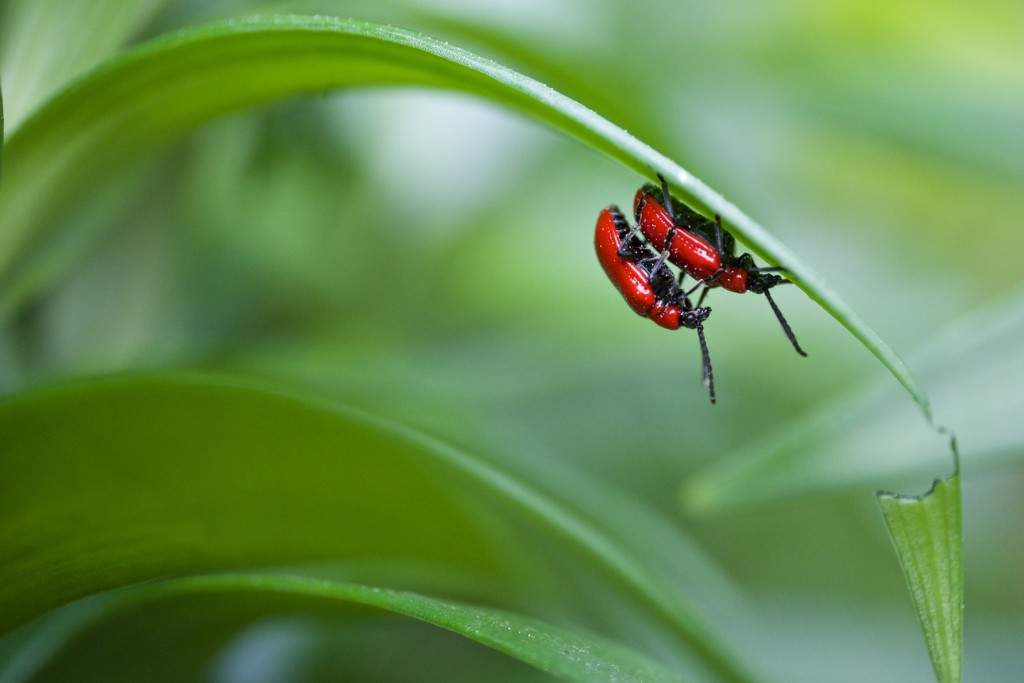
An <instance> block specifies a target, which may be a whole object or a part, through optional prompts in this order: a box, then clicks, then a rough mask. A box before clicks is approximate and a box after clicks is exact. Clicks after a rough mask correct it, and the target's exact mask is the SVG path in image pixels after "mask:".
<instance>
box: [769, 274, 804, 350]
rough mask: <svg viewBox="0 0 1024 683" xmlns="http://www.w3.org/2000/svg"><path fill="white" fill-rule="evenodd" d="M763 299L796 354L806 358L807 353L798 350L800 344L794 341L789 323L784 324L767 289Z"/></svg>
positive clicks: (794, 337) (780, 312) (794, 336)
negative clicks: (773, 312) (777, 320)
mask: <svg viewBox="0 0 1024 683" xmlns="http://www.w3.org/2000/svg"><path fill="white" fill-rule="evenodd" d="M764 298H765V299H768V304H769V305H770V306H771V307H772V310H773V311H775V317H776V318H778V319H779V323H781V324H782V331H783V332H785V333H786V336H787V337H789V341H790V343H792V344H793V348H794V349H796V352H797V353H799V354H800V355H801V356H803V357H804V358H806V357H807V352H806V351H804V350H803V349H801V348H800V344H798V343H797V341H796V335H795V334H793V330H792V328H790V326H789V323H787V322H786V318H785V317H784V316H783V315H782V311H780V310H779V307H778V305H776V303H775V299H773V298H772V295H771V293H770V292H769V290H767V289H766V290H764Z"/></svg>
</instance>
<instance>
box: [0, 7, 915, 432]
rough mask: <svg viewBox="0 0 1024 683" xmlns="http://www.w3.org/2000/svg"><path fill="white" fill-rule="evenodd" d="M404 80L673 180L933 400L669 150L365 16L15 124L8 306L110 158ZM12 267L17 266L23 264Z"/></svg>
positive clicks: (811, 277) (237, 31)
mask: <svg viewBox="0 0 1024 683" xmlns="http://www.w3.org/2000/svg"><path fill="white" fill-rule="evenodd" d="M367 84H373V85H381V84H401V85H416V86H428V87H437V88H446V89H453V90H459V91H464V92H468V93H472V94H475V95H478V96H480V97H483V98H486V99H489V100H491V101H493V102H496V103H499V104H502V105H506V106H510V107H513V108H516V109H519V110H521V111H523V112H524V113H525V114H527V115H528V116H530V117H532V118H534V119H536V120H538V121H542V122H545V123H547V124H549V125H552V126H554V127H556V128H559V129H561V130H562V131H564V132H566V133H568V134H569V135H571V136H573V137H576V138H577V139H579V140H581V141H582V142H584V143H586V144H587V145H590V146H591V147H593V148H594V149H595V150H597V151H599V152H601V153H603V154H605V155H607V156H609V157H610V158H612V159H615V160H617V161H619V162H621V163H622V164H624V165H626V166H627V167H629V168H632V169H634V170H636V171H637V172H638V173H640V174H642V175H645V176H647V177H648V178H653V176H654V174H655V172H661V173H662V174H664V175H665V177H666V178H668V180H669V182H670V183H672V184H673V185H674V186H675V187H676V188H677V189H678V190H680V191H682V192H683V193H685V194H686V195H687V196H688V197H690V198H691V199H692V200H694V201H695V202H696V203H697V204H699V205H702V206H703V207H704V208H705V210H707V211H708V212H716V213H719V214H720V215H721V216H722V218H723V220H725V221H726V222H727V223H728V224H729V226H730V229H732V230H733V231H734V232H735V233H736V235H737V236H738V237H739V238H740V239H742V240H743V241H744V242H746V243H748V244H749V245H750V246H751V248H752V249H753V250H754V251H755V252H756V253H758V254H760V255H761V256H762V257H765V258H766V259H767V260H768V261H769V262H771V263H777V264H785V266H786V269H787V271H788V273H789V277H790V279H791V280H793V281H794V282H796V283H797V285H798V286H800V287H801V288H802V289H803V290H804V291H805V292H807V294H808V295H809V296H810V297H811V298H812V299H814V300H815V301H817V302H818V303H819V304H820V305H821V306H822V307H823V308H824V309H825V310H826V311H828V312H829V313H830V314H831V315H832V316H833V317H834V318H835V319H836V320H838V321H839V322H840V323H841V324H842V325H844V326H845V327H846V328H847V329H848V330H850V332H851V333H852V334H853V335H854V336H855V337H857V339H859V340H860V341H861V342H862V343H863V344H864V345H865V346H866V347H867V348H868V349H869V350H870V351H871V352H872V353H873V354H874V355H875V356H876V357H878V359H879V360H880V361H881V362H882V363H883V365H885V367H887V368H888V369H889V371H890V372H891V373H892V374H893V375H894V376H895V377H896V378H897V379H898V380H899V381H900V383H901V384H903V386H904V387H905V388H906V389H907V391H909V392H910V394H911V396H912V397H913V398H914V400H915V401H916V402H917V404H918V405H919V406H920V408H921V410H922V411H924V412H925V414H926V415H930V408H929V406H928V401H927V399H926V397H925V395H924V393H923V392H922V391H921V389H920V387H919V386H918V385H917V383H916V381H915V380H914V379H913V377H912V376H911V375H910V373H909V371H908V370H907V369H906V367H905V366H904V365H903V363H902V361H900V359H899V358H898V357H897V356H896V355H895V353H894V352H893V351H892V350H891V349H890V348H889V347H888V346H887V345H886V344H885V343H884V342H882V340H881V339H880V338H879V337H878V336H877V335H876V334H875V333H874V332H873V331H872V330H871V329H870V328H869V327H868V326H867V324H866V323H865V322H864V321H863V320H861V319H860V318H859V317H858V316H857V315H856V314H855V313H854V312H853V311H852V310H851V309H850V308H849V307H848V306H847V305H846V304H845V303H844V302H843V301H841V300H840V299H839V297H838V296H837V295H836V294H835V293H834V292H833V291H832V290H831V289H829V288H828V287H827V286H826V285H825V283H824V281H823V280H822V279H821V278H820V277H818V276H817V275H816V274H815V273H814V272H813V271H812V270H811V269H810V268H809V267H808V266H807V265H806V264H805V263H803V262H802V261H801V260H800V259H798V258H797V257H796V255H795V254H793V253H792V252H790V251H789V250H788V249H786V248H785V247H783V245H782V244H780V243H779V242H778V241H777V240H775V239H774V238H773V237H772V236H771V235H770V234H769V233H767V232H766V231H765V230H764V229H763V228H762V227H761V226H760V225H758V224H757V223H756V222H755V221H753V220H752V219H751V218H750V217H748V216H747V215H746V214H744V213H743V212H741V211H740V210H739V209H738V208H736V207H735V206H733V205H732V204H731V203H729V202H728V201H726V200H725V199H724V198H723V197H722V196H721V195H720V194H718V193H717V192H715V191H714V190H712V189H711V188H709V187H708V186H707V185H705V184H704V183H703V182H701V181H700V180H698V179H697V178H696V177H694V176H693V174H691V173H690V172H688V171H686V170H685V169H683V168H682V167H680V166H679V165H677V164H675V163H674V162H673V161H671V160H670V159H668V158H667V157H665V156H664V155H662V154H660V153H658V152H656V151H655V150H654V149H652V148H651V147H649V146H648V145H646V144H644V143H642V142H640V141H639V140H637V139H636V138H634V137H632V136H631V135H629V134H628V133H626V132H625V131H624V130H622V129H621V128H618V127H616V126H614V125H613V124H611V123H610V122H608V121H606V120H605V119H603V118H601V117H600V116H598V115H597V114H595V113H594V112H593V111H591V110H589V109H587V108H586V107H584V106H583V105H581V104H579V103H578V102H575V101H573V100H570V99H569V98H567V97H565V96H563V95H561V94H559V93H557V92H555V91H554V90H552V89H550V88H548V87H546V86H544V85H543V84H541V83H539V82H537V81H535V80H533V79H530V78H527V77H526V76H523V75H521V74H518V73H516V72H514V71H512V70H510V69H508V68H505V67H503V66H501V65H499V64H496V63H494V62H492V61H490V60H487V59H484V58H482V57H479V56H477V55H474V54H471V53H469V52H466V51H465V50H461V49H459V48H456V47H454V46H451V45H448V44H447V43H444V42H441V41H437V40H434V39H431V38H428V37H426V36H423V35H420V34H417V33H413V32H409V31H405V30H402V29H396V28H392V27H388V26H381V25H377V24H371V23H366V22H359V21H343V20H339V19H333V18H322V17H296V16H279V17H268V18H257V19H252V20H246V21H236V22H227V23H220V24H214V25H209V26H206V27H202V28H198V29H192V30H188V31H185V32H182V33H179V34H176V35H173V36H169V37H166V38H161V39H158V40H155V41H152V42H150V43H148V44H145V45H143V46H141V47H139V48H136V49H134V50H131V51H129V52H127V53H125V54H124V55H122V56H120V57H117V58H115V59H113V60H110V61H108V62H107V63H105V64H104V65H102V66H101V67H100V68H98V69H97V70H96V71H94V72H92V73H91V74H89V75H88V76H86V77H85V78H84V79H83V80H81V81H79V82H77V83H76V84H74V85H73V86H72V87H69V88H67V89H65V90H63V91H62V92H61V93H59V94H58V95H57V96H56V97H55V98H54V99H53V100H51V101H50V102H49V103H48V104H47V105H46V106H44V107H43V108H42V109H41V110H39V111H38V112H37V113H36V114H35V115H34V116H33V117H32V118H31V119H29V120H27V121H26V122H25V124H24V125H23V126H22V127H20V128H19V130H18V131H17V133H16V134H15V135H13V136H12V137H11V140H10V145H9V149H8V155H9V157H8V162H9V165H8V174H9V176H8V178H7V180H6V182H5V184H4V187H3V188H0V313H4V314H9V312H10V310H11V309H12V308H13V307H15V306H17V305H18V304H19V302H20V299H21V298H22V297H24V296H25V295H26V293H27V289H26V288H25V287H19V286H18V285H17V280H18V278H19V277H31V276H32V275H31V273H32V272H33V269H34V266H33V264H32V261H33V260H35V259H40V258H45V257H46V243H47V241H46V239H45V238H46V237H47V235H46V231H47V229H48V228H51V227H52V226H53V224H54V223H53V220H54V218H55V216H56V215H58V214H57V213H56V212H57V210H58V209H59V208H61V207H64V208H66V207H67V205H68V204H69V203H70V202H72V201H73V200H74V199H75V198H76V195H80V193H82V192H86V191H88V190H89V189H91V188H90V186H91V185H92V184H94V183H98V182H100V181H101V180H102V178H103V177H104V176H105V175H106V174H108V173H110V169H112V168H113V167H116V166H118V165H120V164H124V163H126V162H127V161H129V160H131V159H134V158H137V157H138V156H140V155H141V154H142V153H144V152H145V151H147V150H149V149H152V148H153V147H154V146H155V145H158V144H160V143H164V142H167V141H169V140H172V139H174V138H176V137H178V136H180V135H181V134H183V133H184V132H186V131H188V130H190V129H192V128H194V127H195V126H197V125H199V124H200V123H202V122H204V121H206V120H208V119H210V118H212V117H214V116H216V115H220V114H223V113H225V112H228V111H232V110H236V109H240V108H243V107H248V106H253V105H257V104H261V103H265V102H269V101H271V100H273V99H276V98H279V97H282V96H284V95H286V94H290V93H298V92H320V91H323V90H327V89H332V88H340V87H347V86H355V85H367ZM17 269H22V270H21V274H20V275H19V272H18V270H17Z"/></svg>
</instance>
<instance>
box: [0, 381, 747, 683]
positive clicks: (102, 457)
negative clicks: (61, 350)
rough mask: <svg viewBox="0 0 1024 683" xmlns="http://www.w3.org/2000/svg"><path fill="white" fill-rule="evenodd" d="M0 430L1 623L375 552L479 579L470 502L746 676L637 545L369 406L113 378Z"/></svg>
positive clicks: (9, 419) (16, 403)
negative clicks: (189, 580) (587, 568)
mask: <svg viewBox="0 0 1024 683" xmlns="http://www.w3.org/2000/svg"><path fill="white" fill-rule="evenodd" d="M0 443H3V444H4V457H3V458H0V547H2V548H4V549H5V559H4V560H3V561H2V562H0V628H4V629H6V628H9V627H11V626H13V625H16V624H18V623H21V622H23V621H25V620H26V619H28V618H30V617H32V616H36V615H39V614H41V613H42V612H44V611H46V610H48V609H51V608H53V607H56V606H58V605H60V604H63V603H65V602H68V601H69V600H72V599H75V598H77V597H81V596H85V595H91V594H95V593H97V592H100V591H103V590H107V589H110V588H115V587H119V586H124V585H128V584H132V583H136V582H139V581H144V580H149V579H154V578H158V577H164V576H176V575H185V574H194V573H203V572H209V571H232V570H239V569H243V568H247V567H253V566H261V565H262V566H269V565H275V566H280V565H283V564H296V563H314V562H327V561H330V562H345V561H348V562H352V563H356V562H359V561H360V560H365V559H366V558H380V559H382V560H385V561H388V562H392V563H403V562H404V563H414V564H415V565H416V566H422V565H424V564H427V565H433V566H440V567H449V566H452V567H455V568H457V569H458V572H455V573H456V574H458V573H462V574H467V575H471V576H472V575H476V576H480V577H484V578H489V579H490V581H492V582H493V581H496V580H500V578H501V577H502V575H503V573H505V572H510V571H515V567H514V566H513V567H510V566H507V564H506V563H503V562H498V560H497V557H496V552H495V544H496V543H502V544H504V542H503V541H502V540H501V539H500V538H496V539H493V540H490V541H488V539H487V538H486V537H484V536H483V535H482V532H481V530H480V529H479V528H478V527H477V525H476V523H475V519H476V517H475V516H474V514H472V510H474V509H476V508H474V507H473V506H472V502H473V501H476V502H477V504H479V505H486V507H487V508H491V509H503V510H504V511H506V512H507V513H508V514H509V515H512V516H515V517H516V518H517V519H522V520H527V521H529V522H531V523H533V524H535V525H537V528H539V529H540V530H541V531H542V533H546V534H552V535H554V536H555V537H556V538H558V539H559V540H560V541H561V542H562V543H563V544H564V545H566V546H567V547H569V548H572V549H574V552H579V553H582V554H583V555H584V556H585V557H586V558H587V559H588V561H589V562H590V564H592V565H593V566H594V567H595V569H596V570H597V571H598V572H599V574H600V575H603V576H605V577H607V579H610V580H612V581H613V582H614V583H615V584H617V585H619V586H621V587H622V588H624V589H625V590H627V591H628V592H629V593H630V594H632V595H634V596H636V597H637V603H638V606H637V608H636V609H638V610H641V611H642V612H645V613H646V614H647V615H649V616H650V617H653V618H654V619H655V620H656V621H657V622H658V624H665V625H667V626H668V629H669V631H668V632H669V633H670V634H672V635H673V636H674V637H675V638H678V639H681V640H683V641H685V642H686V643H688V644H689V645H690V647H692V648H693V649H694V650H696V651H697V652H698V653H699V655H700V657H701V658H702V659H703V660H704V661H705V663H707V664H708V665H709V666H710V667H711V668H714V669H716V670H718V671H719V672H720V674H721V675H722V676H723V678H725V679H728V680H737V681H742V680H749V677H748V676H747V675H746V674H745V673H743V672H742V667H741V666H740V665H739V663H738V662H737V659H736V658H735V656H734V655H733V654H732V653H730V652H729V650H728V648H727V647H726V646H725V645H724V643H722V642H719V640H718V639H717V637H716V635H715V634H714V633H713V630H712V629H711V628H710V627H709V626H708V625H707V624H705V623H703V622H702V621H701V620H700V619H699V618H698V617H697V616H696V615H695V610H694V609H693V607H692V606H691V605H689V604H688V603H687V601H686V599H685V597H684V596H682V595H680V594H679V592H678V591H677V590H675V589H674V588H673V587H672V586H670V585H669V584H667V583H666V581H665V580H664V579H662V578H660V577H659V576H657V575H656V574H654V573H653V572H652V571H651V570H650V569H649V568H648V567H646V565H645V563H644V562H643V559H642V558H639V557H635V556H634V555H632V554H631V553H630V552H629V551H628V550H625V549H623V548H622V547H621V546H620V545H619V544H617V543H616V542H615V540H614V539H613V538H610V537H609V536H608V535H606V534H605V533H604V532H603V531H601V530H600V529H599V528H597V527H596V526H594V525H593V524H591V523H590V522H589V521H587V520H586V519H585V518H583V517H581V516H579V515H577V514H575V513H573V512H571V511H569V510H568V509H566V508H564V507H561V506H560V505H559V504H558V503H557V502H556V501H554V500H552V499H550V498H547V497H545V496H544V495H542V494H540V493H538V492H537V491H535V490H533V489H532V488H531V487H529V486H528V485H526V484H525V483H523V482H521V481H518V480H516V479H514V478H512V477H510V476H508V475H507V474H505V473H503V472H501V471H499V470H498V469H496V468H495V467H493V466H491V465H489V464H487V463H485V462H484V461H482V460H480V459H476V458H474V457H472V456H470V455H468V454H466V453H464V452H461V451H458V450H457V449H454V448H452V447H450V446H448V445H446V444H443V443H440V442H438V441H436V440H434V439H432V438H430V437H427V436H426V435H423V434H421V433H419V432H416V431H414V430H411V429H408V428H405V427H402V426H401V425H397V424H395V423H392V422H389V421H386V420H383V419H381V418H376V417H373V416H369V415H365V414H362V413H356V412H352V411H347V410H342V409H338V408H336V407H333V406H327V405H320V404H310V403H309V402H306V401H303V400H299V399H295V398H292V397H289V396H285V395H281V394H277V393H273V392H270V391H267V390H263V389H256V388H253V387H251V386H245V385H240V384H239V383H238V382H231V383H226V382H224V381H220V382H217V381H213V380H209V379H205V380H204V379H199V378H188V377H185V378H181V377H179V378H168V377H134V378H116V379H108V380H93V381H90V382H86V383H82V384H78V385H73V386H64V387H56V388H52V389H48V390H43V391H38V392H33V393H31V394H26V395H24V396H21V397H18V398H16V399H12V400H8V401H6V402H3V403H0ZM284 456H287V458H288V459H287V461H282V457H284ZM452 487H454V488H452ZM467 506H469V507H468V508H467ZM503 552H506V553H507V549H503ZM356 568H358V567H356ZM363 571H373V567H372V566H371V567H363ZM449 573H452V572H449Z"/></svg>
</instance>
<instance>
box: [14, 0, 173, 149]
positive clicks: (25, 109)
mask: <svg viewBox="0 0 1024 683" xmlns="http://www.w3.org/2000/svg"><path fill="white" fill-rule="evenodd" d="M165 4H167V0H93V1H92V2H73V3H68V2H63V1H62V0H10V2H8V3H6V6H5V7H4V8H3V22H2V23H0V26H2V29H0V46H2V48H0V66H2V67H3V77H4V79H5V80H6V81H7V83H8V87H9V88H10V91H11V93H12V97H13V99H11V101H10V112H9V119H10V120H9V122H8V125H9V127H10V129H11V131H12V132H13V131H14V130H15V129H17V128H18V126H19V125H20V124H21V122H22V121H23V120H24V119H25V118H26V117H27V116H28V115H30V114H31V112H32V110H33V109H35V108H36V107H37V106H38V105H39V104H40V103H42V102H43V101H44V100H45V99H46V98H48V97H49V96H50V95H52V94H53V93H55V92H57V90H59V89H60V88H61V87H62V86H64V85H65V84H66V83H67V82H68V81H69V80H70V79H72V78H74V77H76V76H78V75H80V74H81V73H83V72H85V71H86V70H88V69H89V68H91V67H93V66H94V65H95V64H96V63H97V62H99V61H100V60H102V59H105V58H107V57H109V56H110V54H111V53H113V52H114V51H115V50H117V49H118V48H120V47H121V45H122V44H123V43H124V41H125V39H127V38H128V37H129V36H130V35H131V34H132V33H134V32H135V31H137V30H138V28H139V26H141V25H142V24H143V23H144V22H145V21H146V20H147V19H149V17H151V16H152V15H153V14H154V13H155V12H156V10H158V9H159V8H160V6H161V5H165ZM57 45H59V46H60V49H54V46H57Z"/></svg>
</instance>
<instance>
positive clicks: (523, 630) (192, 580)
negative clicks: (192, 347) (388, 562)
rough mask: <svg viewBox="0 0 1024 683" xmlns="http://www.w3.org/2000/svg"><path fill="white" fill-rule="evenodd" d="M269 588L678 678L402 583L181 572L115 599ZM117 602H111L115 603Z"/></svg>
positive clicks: (599, 672) (594, 666)
mask: <svg viewBox="0 0 1024 683" xmlns="http://www.w3.org/2000/svg"><path fill="white" fill-rule="evenodd" d="M195 594H212V595H217V596H231V595H234V594H254V595H256V596H259V595H260V594H273V595H274V596H275V597H278V596H281V595H286V596H291V597H294V598H312V599H314V600H316V601H317V602H318V603H319V605H320V606H324V607H328V608H329V607H330V603H336V602H338V601H344V602H352V603H356V604H360V605H366V606H370V607H375V608H379V609H383V610H387V611H389V612H394V613H396V614H399V615H403V616H406V617H410V618H412V619H417V620H420V621H423V622H426V623H428V624H432V625H434V626H437V627H439V628H443V629H446V630H449V631H452V632H454V633H457V634H459V635H462V636H464V637H466V638H469V639H471V640H473V641H476V642H478V643H480V644H482V645H485V646H487V647H490V648H493V649H495V650H497V651H499V652H502V653H504V654H506V655H509V656H510V657H514V658H516V659H519V660H520V661H522V662H525V663H526V664H529V665H531V666H533V667H535V668H537V669H540V670H541V671H545V672H547V673H550V674H552V675H554V676H556V677H558V678H560V679H562V680H567V681H638V682H639V681H681V680H683V679H682V677H681V676H680V675H678V674H677V673H675V672H672V671H670V670H669V669H667V668H665V667H664V666H662V665H661V664H659V663H657V662H655V661H653V660H651V659H649V658H647V657H645V656H643V655H640V654H639V653H636V652H634V651H632V650H629V649H628V648H625V647H623V646H621V645H617V644H615V643H612V642H609V641H607V640H604V639H602V638H599V637H597V636H594V635H591V634H584V633H582V632H578V631H575V630H571V629H567V628H564V627H559V626H555V625H552V624H549V623H546V622H543V621H540V620H538V619H534V618H532V617H527V616H524V615H520V614H515V613H511V612H508V611H504V610H496V609H492V608H488V607H482V606H477V605H470V604H466V603H459V602H451V601H447V600H439V599H437V598H433V597H430V596H426V595H422V594H419V593H413V592H408V591H395V590H390V589H384V588H378V587H371V586H365V585H357V584H351V583H344V582H338V581H332V580H322V579H311V578H307V577H302V576H294V575H280V574H237V575H214V576H197V577H186V578H182V579H176V580H171V581H167V582H162V583H159V584H154V585H152V586H143V587H139V588H134V589H131V590H129V591H127V592H126V594H125V595H124V600H123V601H122V602H127V603H129V604H130V603H139V602H147V601H150V600H154V599H166V598H168V597H175V596H180V595H195ZM115 608H116V607H115Z"/></svg>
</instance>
